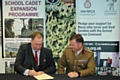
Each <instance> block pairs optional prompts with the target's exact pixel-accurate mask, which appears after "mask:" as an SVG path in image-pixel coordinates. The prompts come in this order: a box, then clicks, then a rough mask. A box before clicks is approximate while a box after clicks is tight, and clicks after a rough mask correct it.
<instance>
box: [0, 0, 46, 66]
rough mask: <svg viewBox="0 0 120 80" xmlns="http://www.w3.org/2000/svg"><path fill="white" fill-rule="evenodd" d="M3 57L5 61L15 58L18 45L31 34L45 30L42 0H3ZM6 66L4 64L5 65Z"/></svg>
mask: <svg viewBox="0 0 120 80" xmlns="http://www.w3.org/2000/svg"><path fill="white" fill-rule="evenodd" d="M2 8H3V9H2V14H3V17H2V18H3V25H2V26H3V41H4V42H3V50H4V51H3V52H4V53H3V57H4V58H5V59H6V63H11V62H7V61H9V59H11V61H12V59H13V61H12V63H13V62H14V59H15V58H16V55H17V52H18V49H19V46H20V45H21V44H24V43H28V42H30V40H31V38H30V37H31V34H32V33H33V32H35V31H39V32H41V33H43V34H44V30H45V1H44V0H35V1H33V0H3V1H2ZM5 67H6V66H5Z"/></svg>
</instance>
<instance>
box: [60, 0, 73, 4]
mask: <svg viewBox="0 0 120 80" xmlns="http://www.w3.org/2000/svg"><path fill="white" fill-rule="evenodd" d="M62 1H63V2H64V3H66V4H71V3H73V2H74V0H62Z"/></svg>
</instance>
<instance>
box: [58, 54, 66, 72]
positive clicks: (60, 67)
mask: <svg viewBox="0 0 120 80" xmlns="http://www.w3.org/2000/svg"><path fill="white" fill-rule="evenodd" d="M65 67H66V55H65V52H64V53H63V55H62V57H61V58H60V60H59V62H58V74H64V73H65Z"/></svg>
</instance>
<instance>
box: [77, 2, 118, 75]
mask: <svg viewBox="0 0 120 80" xmlns="http://www.w3.org/2000/svg"><path fill="white" fill-rule="evenodd" d="M119 3H120V2H119V0H76V25H77V26H76V32H77V33H80V34H81V35H82V36H83V37H84V40H85V43H84V45H85V46H87V47H88V48H89V49H91V50H92V51H94V53H95V60H96V66H97V67H96V74H97V75H112V76H118V75H119V72H118V70H119V61H120V60H119V30H120V28H119V26H120V24H119V19H120V16H119V15H120V13H119V12H120V11H119V7H120V6H119Z"/></svg>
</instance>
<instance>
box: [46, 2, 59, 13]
mask: <svg viewBox="0 0 120 80" xmlns="http://www.w3.org/2000/svg"><path fill="white" fill-rule="evenodd" d="M59 2H60V0H47V1H46V9H47V11H50V10H53V11H56V10H59Z"/></svg>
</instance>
